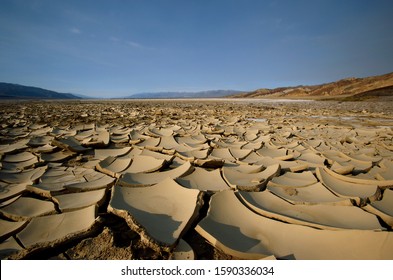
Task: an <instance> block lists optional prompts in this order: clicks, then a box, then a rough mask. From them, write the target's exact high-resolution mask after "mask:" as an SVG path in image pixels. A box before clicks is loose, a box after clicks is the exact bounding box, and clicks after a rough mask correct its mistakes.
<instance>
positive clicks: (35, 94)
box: [0, 83, 81, 99]
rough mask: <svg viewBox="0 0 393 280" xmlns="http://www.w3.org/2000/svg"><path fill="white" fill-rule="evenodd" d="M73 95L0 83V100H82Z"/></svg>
mask: <svg viewBox="0 0 393 280" xmlns="http://www.w3.org/2000/svg"><path fill="white" fill-rule="evenodd" d="M80 98H81V97H78V96H76V95H73V94H71V93H60V92H56V91H52V90H47V89H43V88H38V87H30V86H23V85H18V84H10V83H0V99H80Z"/></svg>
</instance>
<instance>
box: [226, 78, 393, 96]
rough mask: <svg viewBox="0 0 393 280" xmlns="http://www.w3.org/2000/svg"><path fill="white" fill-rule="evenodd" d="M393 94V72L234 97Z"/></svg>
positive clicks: (267, 90)
mask: <svg viewBox="0 0 393 280" xmlns="http://www.w3.org/2000/svg"><path fill="white" fill-rule="evenodd" d="M370 96H393V72H392V73H389V74H385V75H380V76H373V77H366V78H347V79H342V80H339V81H336V82H331V83H326V84H321V85H313V86H303V85H302V86H294V87H280V88H275V89H266V88H262V89H258V90H255V91H252V92H247V93H243V94H237V95H232V96H231V97H234V98H296V97H301V98H341V97H345V98H348V97H350V98H366V97H370Z"/></svg>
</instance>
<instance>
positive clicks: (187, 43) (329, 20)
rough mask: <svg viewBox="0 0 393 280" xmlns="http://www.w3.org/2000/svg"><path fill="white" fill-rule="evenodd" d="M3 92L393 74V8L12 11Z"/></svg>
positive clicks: (114, 4) (54, 3)
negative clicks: (16, 87)
mask: <svg viewBox="0 0 393 280" xmlns="http://www.w3.org/2000/svg"><path fill="white" fill-rule="evenodd" d="M0 7H1V8H0V81H1V82H10V83H18V84H23V85H30V86H38V87H42V88H46V89H50V90H56V91H60V92H71V93H80V94H86V95H91V96H96V97H116V96H126V95H130V94H133V93H139V92H160V91H200V90H210V89H238V90H254V89H257V88H263V87H267V88H274V87H279V86H289V85H300V84H307V85H311V84H319V83H324V82H330V81H334V80H337V79H341V78H345V77H353V76H355V77H365V76H373V75H380V74H385V73H388V72H392V71H393V17H392V11H393V1H391V0H374V1H373V0H369V1H365V0H348V1H346V0H339V1H335V0H299V1H290V0H283V1H280V0H270V1H269V0H266V1H263V0H199V1H198V0H194V1H190V0H161V1H160V0H145V1H144V0H129V1H126V0H107V1H103V0H94V1H87V0H84V1H80V0H67V1H58V0H30V1H24V0H1V2H0Z"/></svg>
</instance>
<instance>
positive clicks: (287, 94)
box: [0, 72, 393, 100]
mask: <svg viewBox="0 0 393 280" xmlns="http://www.w3.org/2000/svg"><path fill="white" fill-rule="evenodd" d="M373 96H390V97H393V72H392V73H388V74H385V75H379V76H372V77H366V78H346V79H342V80H339V81H335V82H330V83H324V84H320V85H311V86H310V85H300V86H289V87H279V88H274V89H268V88H261V89H257V90H254V91H250V92H244V91H237V90H208V91H199V92H150V93H137V94H132V95H129V96H126V97H122V98H131V99H147V98H154V99H164V98H167V99H170V98H172V99H173V98H222V97H228V98H280V99H283V98H305V99H331V98H336V99H344V100H345V99H347V100H358V99H364V98H368V97H373ZM86 98H91V97H89V96H86V95H82V94H72V93H60V92H56V91H52V90H47V89H43V88H38V87H31V86H23V85H18V84H10V83H0V99H86Z"/></svg>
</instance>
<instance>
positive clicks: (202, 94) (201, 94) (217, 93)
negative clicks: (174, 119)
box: [125, 90, 244, 99]
mask: <svg viewBox="0 0 393 280" xmlns="http://www.w3.org/2000/svg"><path fill="white" fill-rule="evenodd" d="M243 92H244V91H239V90H207V91H197V92H175V91H169V92H146V93H136V94H132V95H130V96H127V97H125V98H131V99H149V98H158V99H161V98H162V99H167V98H168V99H173V98H218V97H226V96H228V95H233V94H240V93H243Z"/></svg>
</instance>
